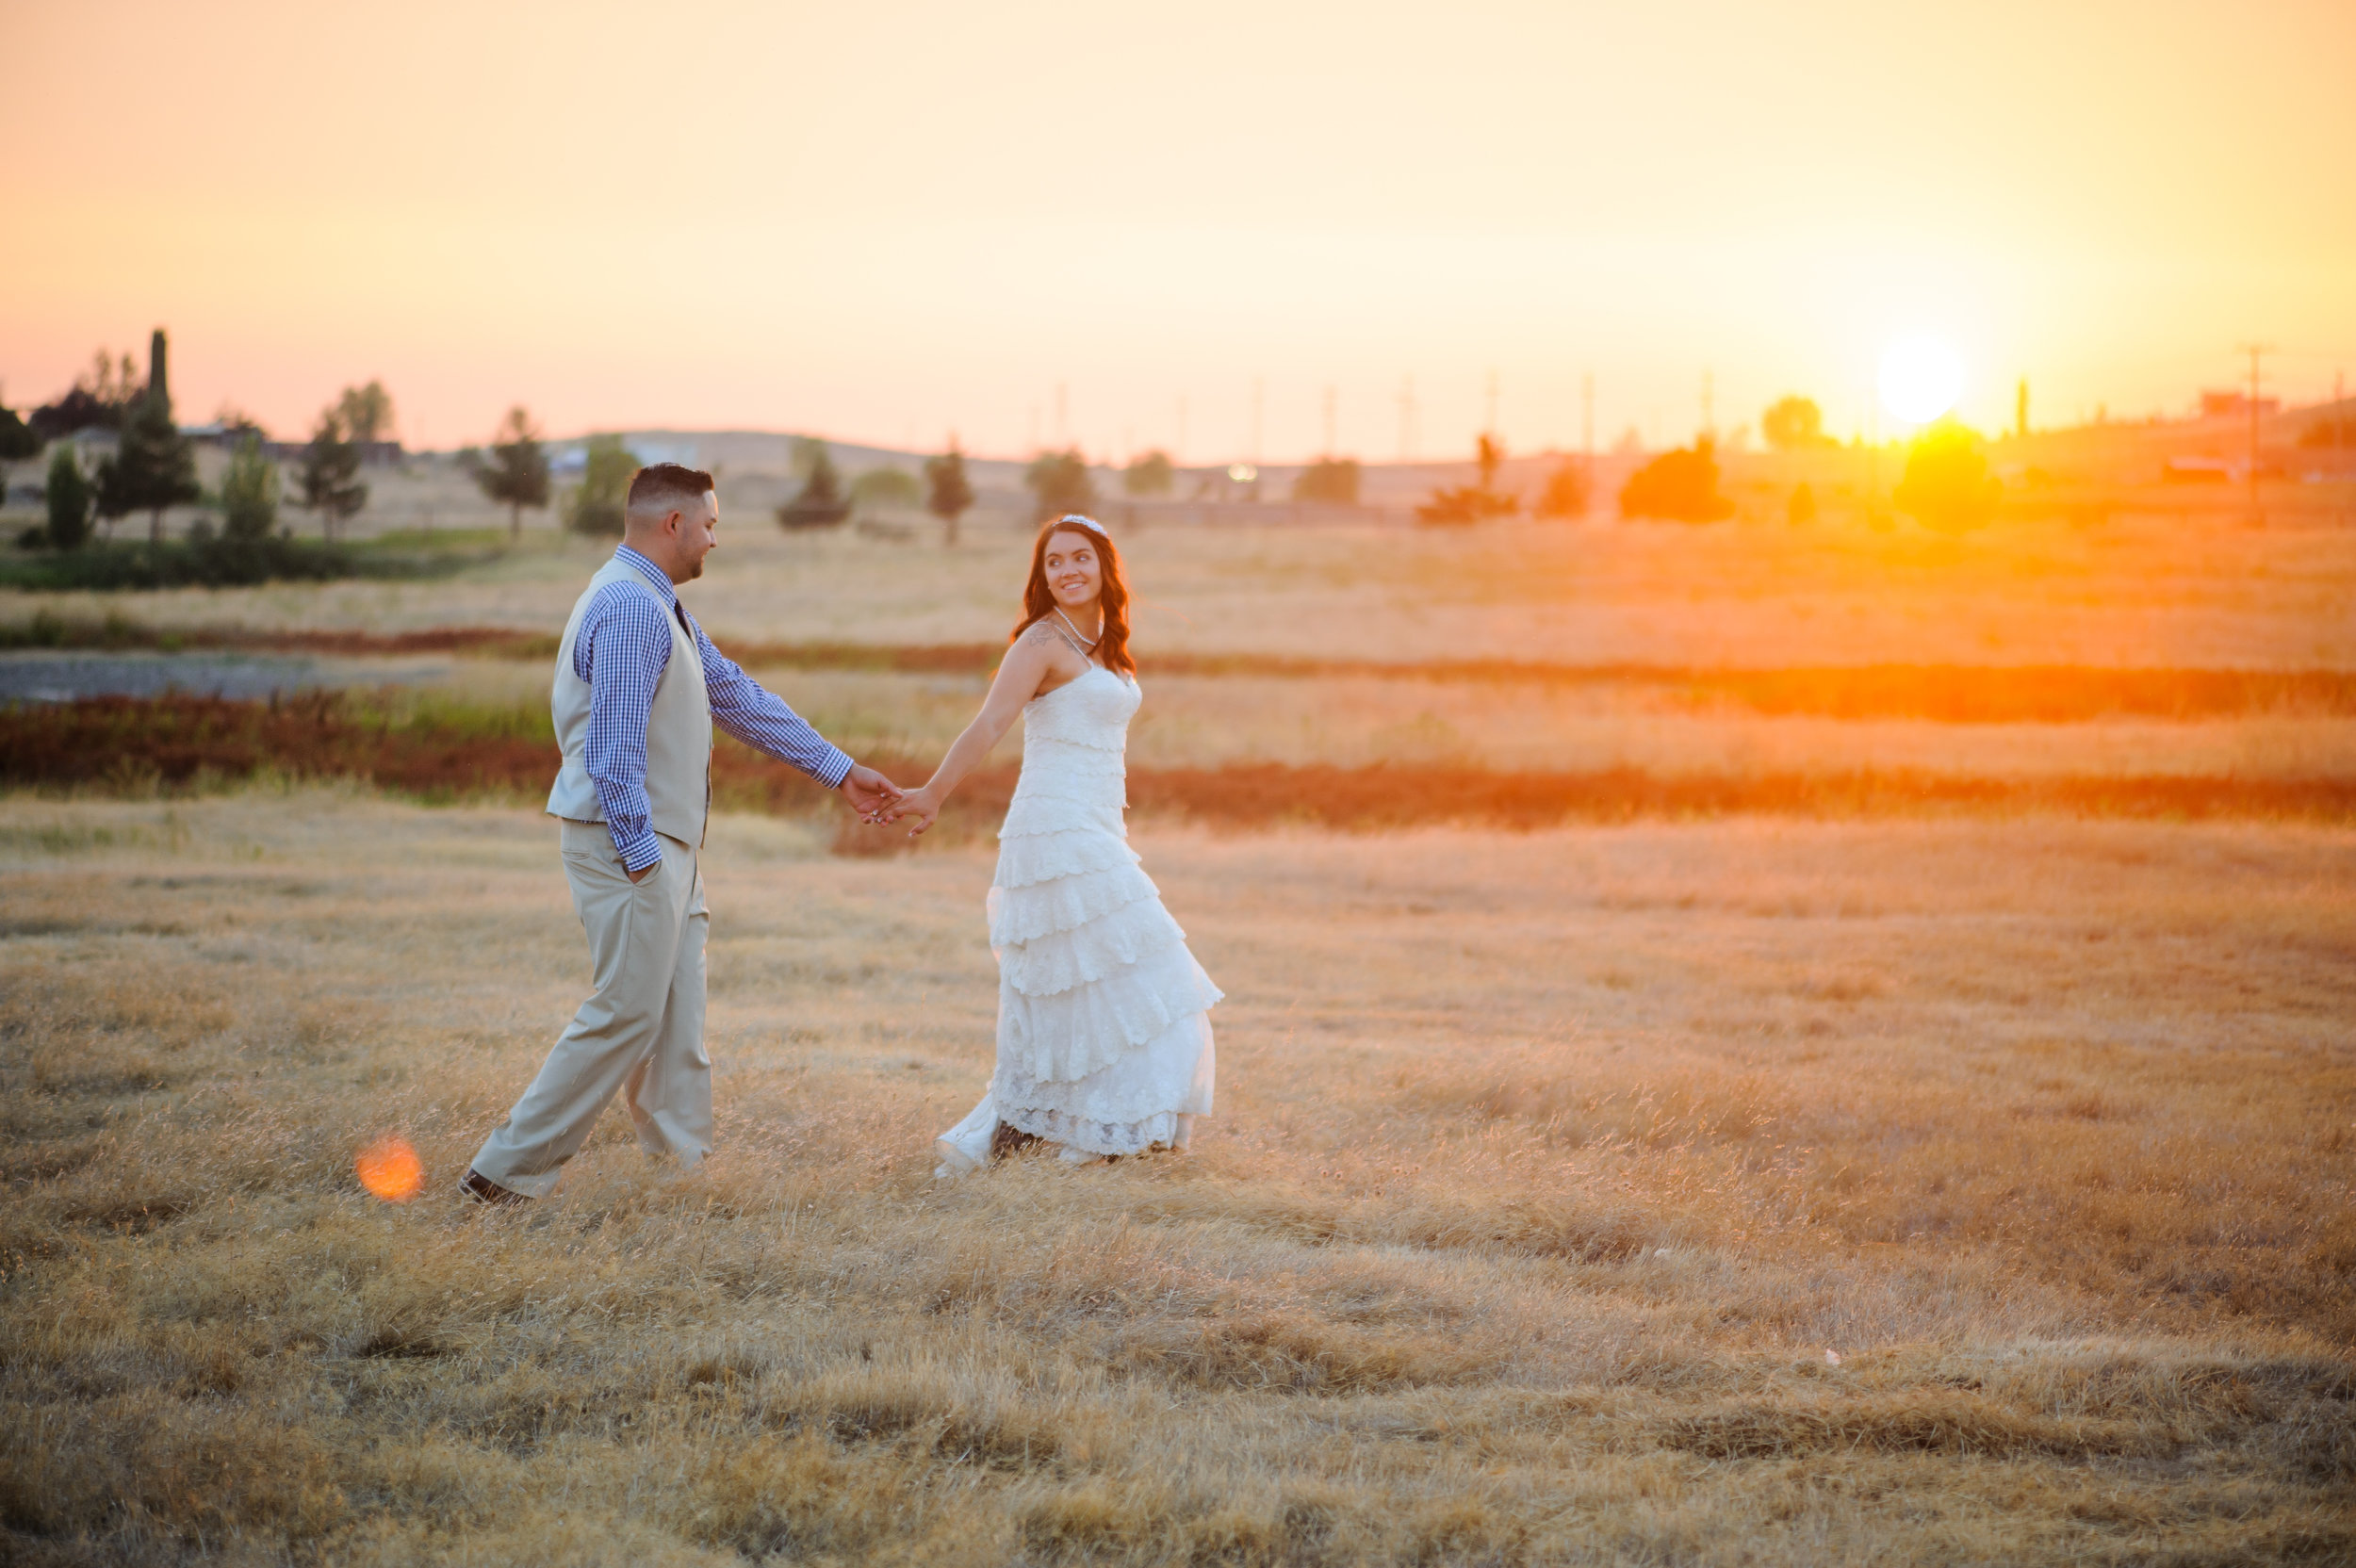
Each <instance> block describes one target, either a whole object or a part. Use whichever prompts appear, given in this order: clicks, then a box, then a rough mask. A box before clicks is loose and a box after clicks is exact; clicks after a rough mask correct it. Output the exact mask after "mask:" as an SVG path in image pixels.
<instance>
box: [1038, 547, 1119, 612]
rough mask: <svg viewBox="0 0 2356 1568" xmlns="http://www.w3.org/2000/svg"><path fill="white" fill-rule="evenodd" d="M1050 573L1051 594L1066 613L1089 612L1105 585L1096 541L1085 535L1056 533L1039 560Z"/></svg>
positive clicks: (1048, 588) (1048, 585)
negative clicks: (1067, 611)
mask: <svg viewBox="0 0 2356 1568" xmlns="http://www.w3.org/2000/svg"><path fill="white" fill-rule="evenodd" d="M1039 564H1040V565H1041V566H1043V567H1045V568H1046V571H1047V591H1048V592H1049V593H1051V594H1053V595H1055V602H1056V603H1057V604H1058V605H1061V606H1062V607H1063V608H1064V609H1066V610H1086V609H1087V608H1088V606H1090V605H1092V604H1094V603H1095V602H1096V596H1097V595H1098V594H1099V593H1101V592H1103V590H1104V564H1103V563H1101V562H1099V561H1098V560H1097V559H1096V542H1095V541H1094V540H1092V539H1090V538H1089V537H1088V535H1087V534H1085V533H1053V534H1050V535H1048V538H1047V550H1046V553H1045V554H1044V555H1042V556H1041V557H1040V559H1039Z"/></svg>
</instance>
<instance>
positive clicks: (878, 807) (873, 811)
mask: <svg viewBox="0 0 2356 1568" xmlns="http://www.w3.org/2000/svg"><path fill="white" fill-rule="evenodd" d="M835 788H837V789H839V790H841V791H842V792H843V799H845V800H847V801H849V802H850V803H851V809H852V810H854V811H857V812H858V813H859V820H860V821H861V822H866V823H876V822H881V821H882V820H883V817H882V815H881V813H882V811H883V809H884V808H885V807H887V806H890V805H891V804H892V802H893V801H895V800H898V799H899V798H900V797H901V796H902V795H904V794H906V793H908V792H907V791H906V790H903V789H901V788H900V786H898V785H897V784H894V783H893V782H892V780H891V779H889V778H886V777H885V776H883V775H881V774H879V773H877V772H876V771H875V769H873V768H869V767H862V766H860V765H859V763H857V762H854V763H852V764H851V771H850V772H849V773H846V774H844V775H843V782H842V783H841V784H838V785H836V786H835Z"/></svg>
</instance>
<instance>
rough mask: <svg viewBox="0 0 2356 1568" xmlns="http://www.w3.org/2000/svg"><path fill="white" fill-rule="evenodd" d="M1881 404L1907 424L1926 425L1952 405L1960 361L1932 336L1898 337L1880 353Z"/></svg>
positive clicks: (1960, 373)
mask: <svg viewBox="0 0 2356 1568" xmlns="http://www.w3.org/2000/svg"><path fill="white" fill-rule="evenodd" d="M1881 390H1882V405H1883V406H1884V407H1886V408H1888V409H1889V410H1890V413H1892V414H1894V415H1896V416H1897V417H1899V418H1900V419H1903V420H1904V421H1906V423H1907V424H1909V425H1927V424H1929V423H1930V422H1931V421H1932V420H1934V419H1936V418H1938V417H1939V416H1940V415H1942V414H1944V413H1946V412H1947V411H1948V410H1949V409H1951V408H1953V407H1955V399H1956V397H1957V396H1958V395H1960V394H1961V393H1962V391H1963V361H1962V360H1960V359H1958V358H1957V357H1956V356H1955V351H1954V350H1953V349H1951V348H1949V347H1947V345H1946V344H1944V343H1942V342H1940V341H1939V339H1938V338H1936V337H1928V336H1922V335H1915V336H1912V337H1902V338H1900V339H1898V341H1896V342H1895V343H1892V344H1891V345H1890V347H1889V349H1888V350H1887V351H1884V353H1883V354H1882V373H1881Z"/></svg>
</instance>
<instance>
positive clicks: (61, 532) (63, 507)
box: [47, 441, 91, 550]
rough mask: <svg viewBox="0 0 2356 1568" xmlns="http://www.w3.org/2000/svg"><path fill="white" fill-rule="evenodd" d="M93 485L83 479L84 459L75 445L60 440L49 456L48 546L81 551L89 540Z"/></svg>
mask: <svg viewBox="0 0 2356 1568" xmlns="http://www.w3.org/2000/svg"><path fill="white" fill-rule="evenodd" d="M48 501H49V526H48V529H47V535H48V544H49V547H51V548H52V549H60V550H78V549H80V548H81V547H82V545H83V543H84V542H85V541H86V540H88V539H89V538H90V501H91V495H90V481H89V480H88V479H87V478H85V477H83V474H82V462H81V459H80V458H79V457H78V456H76V455H75V453H74V445H73V443H72V442H68V441H60V442H58V443H57V446H56V448H55V449H53V450H52V451H51V452H50V454H49V496H48Z"/></svg>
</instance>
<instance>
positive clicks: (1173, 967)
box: [940, 736, 1219, 1175]
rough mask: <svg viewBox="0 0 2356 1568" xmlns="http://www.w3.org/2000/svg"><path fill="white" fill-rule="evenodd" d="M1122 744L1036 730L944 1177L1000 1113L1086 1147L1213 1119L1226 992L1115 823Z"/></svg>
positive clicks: (1128, 1147) (1180, 1143) (974, 1157)
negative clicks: (982, 1069)
mask: <svg viewBox="0 0 2356 1568" xmlns="http://www.w3.org/2000/svg"><path fill="white" fill-rule="evenodd" d="M1122 803H1123V788H1122V773H1121V754H1120V753H1119V752H1117V751H1115V752H1105V751H1102V750H1098V749H1096V748H1093V747H1088V746H1082V745H1073V744H1068V743H1058V742H1054V741H1048V740H1044V739H1042V738H1039V737H1036V736H1034V737H1033V738H1031V739H1030V740H1029V741H1027V742H1026V744H1025V749H1024V757H1023V781H1022V783H1021V784H1020V785H1019V786H1018V787H1017V789H1016V792H1015V798H1014V801H1013V804H1012V805H1011V806H1010V807H1009V808H1008V809H1007V812H1006V826H1005V827H1004V828H1002V829H1001V830H1000V833H999V840H1000V842H999V850H998V874H997V877H996V879H995V880H994V881H993V883H992V885H991V887H990V906H989V908H990V947H991V949H992V950H993V951H994V952H995V953H996V954H997V956H998V1061H997V1068H996V1070H995V1071H994V1072H993V1074H992V1075H991V1079H990V1092H989V1093H988V1094H986V1095H984V1096H983V1097H982V1103H980V1104H979V1105H976V1106H975V1107H974V1108H973V1113H972V1114H971V1115H969V1116H968V1117H967V1118H966V1119H964V1120H963V1121H961V1122H959V1123H958V1124H957V1126H956V1127H954V1128H952V1129H951V1130H950V1131H949V1132H948V1133H946V1134H944V1135H942V1136H941V1140H940V1148H941V1160H942V1165H941V1173H942V1174H944V1175H947V1174H956V1173H957V1172H960V1171H963V1170H967V1169H971V1168H973V1167H975V1166H977V1165H979V1164H981V1163H983V1162H984V1161H986V1160H987V1158H988V1156H989V1148H990V1136H991V1135H992V1133H993V1132H994V1131H995V1130H996V1127H997V1125H998V1123H1000V1122H1002V1121H1003V1122H1005V1123H1006V1124H1007V1125H1009V1126H1012V1127H1014V1128H1016V1129H1018V1130H1020V1131H1022V1132H1025V1133H1031V1134H1035V1135H1038V1136H1039V1137H1042V1138H1045V1139H1047V1140H1049V1141H1050V1142H1052V1143H1056V1144H1060V1145H1062V1146H1063V1148H1064V1149H1065V1150H1066V1151H1067V1152H1072V1153H1076V1154H1078V1155H1081V1156H1089V1155H1098V1154H1135V1153H1139V1152H1143V1151H1145V1150H1148V1149H1152V1148H1154V1147H1156V1146H1164V1147H1169V1148H1177V1149H1182V1148H1184V1147H1186V1140H1187V1136H1188V1134H1189V1131H1190V1124H1191V1122H1192V1120H1193V1119H1194V1118H1196V1117H1198V1116H1208V1115H1210V1114H1211V1100H1212V1087H1213V1081H1214V1078H1215V1075H1216V1069H1217V1062H1216V1057H1215V1054H1214V1051H1213V1048H1212V1043H1211V1021H1210V1017H1209V1009H1210V1008H1211V1006H1212V1005H1214V1004H1215V1003H1217V1002H1218V1001H1219V988H1218V987H1217V986H1215V985H1213V984H1212V983H1211V978H1210V976H1209V975H1207V974H1205V973H1204V972H1203V966H1202V965H1200V964H1198V963H1196V962H1195V959H1194V955H1193V954H1192V953H1190V952H1188V951H1187V949H1186V933H1185V932H1184V931H1183V930H1181V929H1179V925H1178V923H1177V922H1176V921H1175V920H1173V919H1171V918H1170V911H1169V910H1167V909H1165V908H1164V907H1162V900H1161V894H1160V892H1159V890H1156V889H1155V888H1154V886H1153V879H1152V878H1151V877H1149V876H1147V875H1146V874H1145V872H1144V870H1143V868H1142V867H1140V866H1139V865H1138V863H1137V852H1136V851H1134V850H1132V849H1131V848H1130V847H1129V842H1128V833H1127V829H1126V826H1125V825H1124V824H1123V822H1122V820H1121V808H1122Z"/></svg>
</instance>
